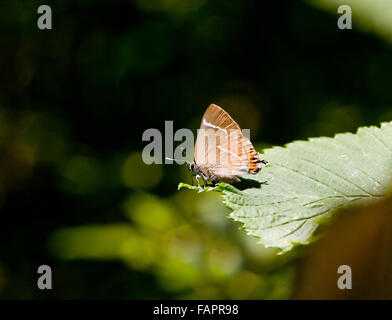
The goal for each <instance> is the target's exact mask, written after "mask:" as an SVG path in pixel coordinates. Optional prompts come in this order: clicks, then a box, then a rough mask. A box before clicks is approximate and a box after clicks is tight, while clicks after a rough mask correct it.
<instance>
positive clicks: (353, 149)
mask: <svg viewBox="0 0 392 320" xmlns="http://www.w3.org/2000/svg"><path fill="white" fill-rule="evenodd" d="M260 157H261V158H263V159H266V160H267V161H268V162H269V163H270V165H269V166H267V167H264V168H263V169H262V170H261V171H260V173H259V174H257V175H246V176H243V180H244V182H243V183H240V184H238V185H236V186H232V185H227V184H223V183H220V184H218V185H217V186H216V187H209V188H207V189H206V190H205V191H211V190H214V191H218V192H222V193H223V202H224V203H225V204H226V205H227V206H228V207H229V208H231V209H232V210H233V211H232V212H231V214H230V217H231V218H232V219H234V220H235V221H240V222H242V223H243V229H244V230H245V231H246V232H247V234H249V235H252V236H256V237H258V238H259V239H260V242H261V243H262V244H264V245H265V246H266V247H277V248H280V249H281V251H282V252H285V251H288V250H290V249H292V248H293V247H294V246H295V245H298V244H307V243H309V242H310V241H311V236H312V234H313V232H314V231H315V230H316V228H317V227H318V225H319V223H321V222H323V221H325V220H327V219H326V218H327V217H330V216H331V215H332V214H333V212H334V210H335V209H338V208H341V207H345V206H347V205H348V204H352V203H358V204H359V203H365V202H369V201H374V200H376V199H379V198H380V197H382V196H384V195H385V194H386V193H387V191H388V189H389V186H390V182H391V180H392V122H390V123H382V124H381V128H377V127H367V128H360V129H359V130H358V132H357V134H352V133H344V134H338V135H336V136H335V137H334V138H326V137H321V138H312V139H309V140H308V141H295V142H292V143H289V144H287V145H286V146H285V147H274V148H270V149H266V150H264V152H263V153H262V154H260ZM181 187H187V188H193V189H196V190H199V189H198V188H197V187H192V186H189V185H186V184H180V186H179V188H181ZM200 191H202V190H199V192H200ZM349 227H350V226H347V228H349Z"/></svg>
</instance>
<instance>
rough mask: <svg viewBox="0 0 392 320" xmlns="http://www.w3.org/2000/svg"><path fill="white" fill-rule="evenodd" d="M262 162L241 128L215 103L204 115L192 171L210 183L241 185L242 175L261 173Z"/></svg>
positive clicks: (205, 182)
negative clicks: (236, 183)
mask: <svg viewBox="0 0 392 320" xmlns="http://www.w3.org/2000/svg"><path fill="white" fill-rule="evenodd" d="M261 163H263V164H265V165H266V164H268V162H267V161H266V160H263V159H260V158H259V154H258V153H257V152H256V151H255V149H254V148H253V145H252V143H251V142H250V140H249V139H248V138H247V137H245V136H243V134H242V131H241V128H240V126H239V125H238V124H237V122H235V121H234V120H233V118H232V117H231V116H230V115H229V114H228V113H227V112H226V111H225V110H223V109H222V108H221V107H219V106H217V105H215V104H211V105H210V106H209V107H208V108H207V110H206V111H205V113H204V116H203V118H202V120H201V125H200V129H199V130H198V134H197V138H196V143H195V148H194V160H193V162H192V163H189V164H188V169H189V170H190V171H191V172H193V174H194V175H195V177H196V181H197V185H198V186H199V187H200V183H199V179H200V178H201V179H202V180H203V183H204V184H203V188H205V187H206V185H207V182H211V183H212V184H215V183H217V182H225V183H234V182H240V181H241V179H240V178H239V177H238V176H239V175H243V174H247V173H251V174H257V173H258V172H259V171H260V170H261Z"/></svg>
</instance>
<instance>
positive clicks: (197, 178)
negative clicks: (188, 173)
mask: <svg viewBox="0 0 392 320" xmlns="http://www.w3.org/2000/svg"><path fill="white" fill-rule="evenodd" d="M195 178H196V182H197V187H198V188H199V189H200V183H199V178H201V176H199V175H198V174H196V175H195Z"/></svg>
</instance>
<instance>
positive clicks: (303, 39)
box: [0, 0, 392, 299]
mask: <svg viewBox="0 0 392 320" xmlns="http://www.w3.org/2000/svg"><path fill="white" fill-rule="evenodd" d="M42 4H46V5H50V6H51V9H52V15H53V18H52V19H53V21H52V22H53V29H52V30H39V29H38V27H37V20H38V18H39V16H40V15H39V14H37V9H38V7H39V6H40V5H42ZM340 4H349V5H351V7H352V11H353V29H352V30H340V29H338V27H337V19H338V17H339V16H340V15H338V14H337V8H338V6H339V5H340ZM0 12H1V15H0V210H1V216H0V217H1V220H0V298H1V299H147V298H154V299H158V298H169V299H171V298H199V299H210V298H215V299H221V298H222V299H225V298H227V299H276V298H279V299H285V298H289V297H290V296H291V294H292V290H293V284H294V279H295V275H296V270H297V265H298V263H297V261H298V257H297V254H296V253H292V254H286V255H283V256H278V255H276V251H275V250H274V249H266V248H264V247H263V246H261V245H259V244H257V239H253V238H249V237H248V236H247V235H246V234H245V233H244V232H243V231H240V230H239V227H240V225H239V224H237V223H235V222H233V221H231V220H229V219H227V218H226V215H227V214H228V212H229V211H228V209H226V208H225V207H224V205H223V204H222V203H221V202H220V199H219V196H218V195H217V194H213V193H205V194H204V193H203V194H201V195H199V194H197V193H196V192H192V191H186V190H181V191H177V184H178V182H180V181H185V182H190V175H189V174H188V172H187V171H186V168H185V166H176V165H166V166H163V165H151V166H146V165H145V164H143V163H142V161H141V152H142V150H143V147H144V146H145V145H146V143H145V142H142V139H141V137H142V133H143V132H144V130H146V129H148V128H158V129H160V130H162V131H163V128H164V121H165V120H174V129H175V130H176V129H180V128H190V129H192V130H196V129H197V127H198V126H199V124H200V120H201V117H202V115H203V112H204V110H205V108H206V107H207V106H208V105H209V104H210V103H216V104H218V105H220V106H222V107H223V108H225V109H226V110H227V111H229V112H230V114H231V115H232V116H233V117H234V119H236V120H237V121H238V122H239V124H240V125H241V127H243V128H251V138H252V141H253V142H254V144H255V147H256V149H257V150H258V151H261V150H262V149H263V148H265V147H268V146H271V145H282V144H284V143H287V142H290V141H292V140H297V139H306V138H308V137H311V136H321V135H324V136H333V134H334V133H337V132H345V131H351V132H354V131H355V130H356V128H357V127H358V126H362V125H378V124H379V123H380V122H382V121H390V120H391V119H392V109H391V106H392V90H391V83H392V81H391V80H392V59H391V52H392V51H391V41H392V19H390V17H391V15H392V7H391V4H390V1H389V0H383V1H381V0H379V1H368V0H367V1H366V0H356V1H353V0H352V1H344V2H342V1H323V0H320V1H317V0H315V1H284V2H281V1H279V2H275V3H274V2H273V1H268V2H266V1H256V0H254V1H252V0H233V1H224V0H214V1H212V0H155V1H154V0H128V1H125V0H124V1H119V0H115V1H109V0H69V1H66V0H57V1H56V0H53V1H49V0H45V1H32V0H13V1H10V0H9V1H1V4H0ZM300 250H301V249H300ZM42 264H47V265H49V266H51V268H52V271H53V289H52V290H47V291H41V290H39V289H38V288H37V285H36V281H37V279H38V275H37V269H38V266H40V265H42Z"/></svg>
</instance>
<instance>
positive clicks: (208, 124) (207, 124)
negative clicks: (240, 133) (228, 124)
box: [203, 119, 227, 133]
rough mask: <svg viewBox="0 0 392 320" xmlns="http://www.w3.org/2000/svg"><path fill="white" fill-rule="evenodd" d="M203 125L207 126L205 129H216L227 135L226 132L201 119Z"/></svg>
mask: <svg viewBox="0 0 392 320" xmlns="http://www.w3.org/2000/svg"><path fill="white" fill-rule="evenodd" d="M203 124H204V125H205V126H207V127H210V128H214V129H218V130H220V131H223V132H224V133H227V131H226V130H225V129H222V128H220V127H218V126H214V125H213V124H212V123H209V122H207V121H206V119H203Z"/></svg>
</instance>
